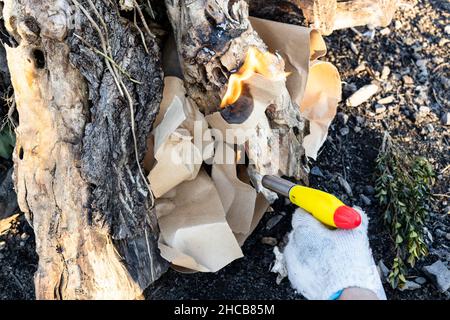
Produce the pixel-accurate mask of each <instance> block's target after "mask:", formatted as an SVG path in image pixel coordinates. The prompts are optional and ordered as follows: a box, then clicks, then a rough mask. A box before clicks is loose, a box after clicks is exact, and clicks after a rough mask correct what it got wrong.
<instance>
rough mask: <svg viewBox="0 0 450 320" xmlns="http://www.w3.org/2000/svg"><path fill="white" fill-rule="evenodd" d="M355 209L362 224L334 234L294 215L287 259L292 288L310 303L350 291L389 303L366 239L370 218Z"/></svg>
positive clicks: (305, 216)
mask: <svg viewBox="0 0 450 320" xmlns="http://www.w3.org/2000/svg"><path fill="white" fill-rule="evenodd" d="M355 209H356V210H357V211H358V212H359V213H360V214H361V217H362V223H361V225H360V226H359V227H358V228H356V229H354V230H331V229H329V228H327V227H326V226H325V225H323V224H322V223H321V222H319V221H318V220H316V219H315V218H314V217H313V216H312V215H310V214H309V213H306V212H305V211H304V210H302V209H297V210H296V212H295V214H294V215H293V218H292V226H293V231H292V232H291V233H290V235H289V242H288V244H287V246H286V248H285V250H284V259H285V264H286V269H287V272H288V276H289V280H290V281H291V284H292V286H293V287H294V289H296V290H297V291H298V292H300V293H301V294H302V295H303V296H305V297H306V298H307V299H312V300H328V299H330V298H331V297H332V296H333V295H335V294H336V293H337V292H339V291H340V290H343V289H345V288H349V287H358V288H364V289H368V290H371V291H372V292H374V293H375V294H376V295H377V296H378V298H379V299H381V300H385V299H386V294H385V292H384V289H383V285H382V284H381V280H380V276H379V274H378V271H377V268H376V266H375V263H374V261H373V257H372V252H371V250H370V246H369V240H368V238H367V226H368V218H367V216H366V214H365V213H364V212H363V211H362V210H360V209H358V208H355Z"/></svg>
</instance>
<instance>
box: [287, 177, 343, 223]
mask: <svg viewBox="0 0 450 320" xmlns="http://www.w3.org/2000/svg"><path fill="white" fill-rule="evenodd" d="M289 199H290V200H291V202H292V203H294V204H295V205H297V206H299V207H300V208H302V209H305V210H306V211H308V212H309V213H311V214H312V215H313V216H314V217H315V218H316V219H317V220H319V221H321V222H322V223H324V224H326V225H328V226H331V227H334V228H336V227H337V226H336V224H335V222H334V213H335V212H336V210H337V209H338V208H339V207H342V206H345V205H344V203H343V202H342V201H340V200H339V199H338V198H336V197H335V196H333V195H332V194H329V193H326V192H323V191H320V190H316V189H312V188H308V187H304V186H299V185H296V186H294V187H292V188H291V190H290V191H289Z"/></svg>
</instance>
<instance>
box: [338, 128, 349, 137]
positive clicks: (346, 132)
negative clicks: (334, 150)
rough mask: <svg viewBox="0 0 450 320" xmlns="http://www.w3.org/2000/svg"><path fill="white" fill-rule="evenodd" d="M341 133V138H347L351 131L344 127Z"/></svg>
mask: <svg viewBox="0 0 450 320" xmlns="http://www.w3.org/2000/svg"><path fill="white" fill-rule="evenodd" d="M339 132H340V133H341V136H346V135H348V134H349V132H350V129H349V128H348V127H343V128H342V129H341V130H339Z"/></svg>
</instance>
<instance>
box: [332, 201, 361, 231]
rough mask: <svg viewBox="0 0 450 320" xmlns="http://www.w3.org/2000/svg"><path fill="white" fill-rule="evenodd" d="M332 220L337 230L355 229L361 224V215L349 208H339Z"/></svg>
mask: <svg viewBox="0 0 450 320" xmlns="http://www.w3.org/2000/svg"><path fill="white" fill-rule="evenodd" d="M333 220H334V224H335V225H336V227H338V228H339V229H355V228H357V227H359V226H360V224H361V215H360V214H359V213H358V211H356V210H355V209H353V208H350V207H349V206H341V207H339V208H337V209H336V211H335V212H334V218H333Z"/></svg>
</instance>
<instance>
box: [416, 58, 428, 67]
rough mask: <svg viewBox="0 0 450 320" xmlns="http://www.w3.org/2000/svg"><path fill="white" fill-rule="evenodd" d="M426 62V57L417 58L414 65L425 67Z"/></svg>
mask: <svg viewBox="0 0 450 320" xmlns="http://www.w3.org/2000/svg"><path fill="white" fill-rule="evenodd" d="M427 63H428V60H427V59H419V60H417V61H416V66H418V67H419V68H426V67H427Z"/></svg>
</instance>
